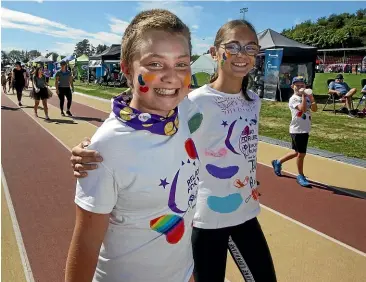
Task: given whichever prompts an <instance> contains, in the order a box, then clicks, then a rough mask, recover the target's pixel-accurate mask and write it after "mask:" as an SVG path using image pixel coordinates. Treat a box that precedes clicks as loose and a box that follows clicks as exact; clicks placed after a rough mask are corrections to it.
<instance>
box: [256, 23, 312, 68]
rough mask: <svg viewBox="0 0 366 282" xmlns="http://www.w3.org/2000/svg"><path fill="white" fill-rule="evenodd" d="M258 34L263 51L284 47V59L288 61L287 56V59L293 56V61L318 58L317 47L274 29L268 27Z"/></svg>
mask: <svg viewBox="0 0 366 282" xmlns="http://www.w3.org/2000/svg"><path fill="white" fill-rule="evenodd" d="M257 36H258V40H259V45H260V46H261V51H264V50H266V49H273V48H283V61H286V57H287V59H288V57H291V61H293V60H294V59H295V60H298V61H300V62H305V61H308V60H311V61H314V62H315V60H316V53H317V48H316V47H313V46H309V45H305V44H302V43H300V42H297V41H295V40H292V39H289V38H287V37H285V36H283V35H282V34H280V33H278V32H276V31H274V30H272V29H266V30H265V31H262V32H260V33H258V34H257ZM299 55H300V56H299ZM295 57H298V58H295Z"/></svg>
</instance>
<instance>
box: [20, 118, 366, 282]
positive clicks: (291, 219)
mask: <svg viewBox="0 0 366 282" xmlns="http://www.w3.org/2000/svg"><path fill="white" fill-rule="evenodd" d="M24 112H25V111H24ZM25 113H26V112H25ZM26 114H28V113H26ZM28 115H29V116H30V117H31V118H33V119H34V120H35V118H34V117H33V116H32V115H30V114H28ZM35 121H36V122H38V120H35ZM38 123H39V122H38ZM90 124H91V125H93V126H94V127H95V128H98V126H96V125H94V124H92V123H90ZM39 125H40V126H42V127H43V125H42V124H41V123H39ZM43 128H44V130H46V131H47V132H48V133H49V134H51V135H52V136H53V137H54V138H55V139H56V140H57V141H59V142H60V143H61V144H62V145H63V146H64V147H65V148H66V149H67V150H69V151H71V149H70V148H69V147H67V146H66V145H65V144H64V143H63V142H62V141H61V140H60V139H59V138H57V137H56V136H55V135H54V134H53V133H52V132H50V131H49V130H48V129H47V128H45V127H43ZM89 137H91V136H89ZM259 163H260V162H259ZM260 164H263V165H265V166H267V167H272V166H270V165H267V164H264V163H260ZM286 173H288V174H291V175H294V174H292V173H289V172H287V171H286ZM318 183H319V182H318ZM320 184H322V183H320ZM323 185H325V186H327V185H326V184H323ZM261 207H263V208H265V209H267V210H268V211H270V212H272V213H274V214H276V215H278V216H280V217H283V218H285V219H287V220H289V221H291V222H292V223H295V224H297V225H300V226H301V227H303V228H305V229H307V230H309V231H312V232H314V233H315V234H317V235H319V236H321V237H323V238H325V239H328V240H330V241H332V242H333V243H336V244H338V245H340V246H343V247H345V248H346V249H348V250H350V251H354V252H355V253H357V254H359V255H361V256H364V257H366V254H365V253H364V252H362V251H360V250H357V249H356V248H354V247H351V246H349V245H347V244H345V243H343V242H341V241H339V240H337V239H334V238H332V237H330V236H328V235H326V234H324V233H322V232H320V231H318V230H316V229H314V228H312V227H310V226H308V225H305V224H303V223H301V222H299V221H297V220H295V219H293V218H291V217H288V216H287V215H284V214H282V213H280V212H278V211H276V210H274V209H271V208H269V207H267V206H265V205H263V204H261ZM228 282H230V281H228Z"/></svg>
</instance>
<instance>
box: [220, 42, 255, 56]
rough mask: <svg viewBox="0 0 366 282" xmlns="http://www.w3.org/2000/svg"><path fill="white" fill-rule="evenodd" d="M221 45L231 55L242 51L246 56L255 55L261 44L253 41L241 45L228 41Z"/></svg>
mask: <svg viewBox="0 0 366 282" xmlns="http://www.w3.org/2000/svg"><path fill="white" fill-rule="evenodd" d="M222 46H223V47H224V49H225V51H226V52H227V53H229V54H231V55H237V54H238V53H240V52H242V51H244V52H245V54H247V55H248V56H256V55H258V53H259V51H260V49H261V46H259V45H258V44H256V43H254V42H251V43H249V44H247V45H243V46H241V45H240V44H239V42H229V43H226V44H222Z"/></svg>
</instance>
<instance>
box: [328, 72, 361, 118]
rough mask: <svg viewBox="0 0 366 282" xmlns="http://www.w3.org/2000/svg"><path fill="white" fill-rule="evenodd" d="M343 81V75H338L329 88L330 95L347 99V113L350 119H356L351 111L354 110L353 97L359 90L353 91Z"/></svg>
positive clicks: (354, 89)
mask: <svg viewBox="0 0 366 282" xmlns="http://www.w3.org/2000/svg"><path fill="white" fill-rule="evenodd" d="M343 80H344V78H343V75H342V74H337V76H336V78H335V81H332V82H331V83H330V84H329V86H328V88H329V91H328V93H329V94H333V95H337V96H338V97H340V98H344V99H346V107H347V113H348V115H349V116H350V117H354V116H353V115H352V113H351V110H352V108H353V105H352V96H353V95H355V94H356V92H357V89H356V88H352V89H351V88H350V87H349V86H348V84H347V83H346V82H344V81H343Z"/></svg>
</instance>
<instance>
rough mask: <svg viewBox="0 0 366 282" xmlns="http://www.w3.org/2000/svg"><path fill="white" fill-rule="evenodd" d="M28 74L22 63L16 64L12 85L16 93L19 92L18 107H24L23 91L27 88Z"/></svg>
mask: <svg viewBox="0 0 366 282" xmlns="http://www.w3.org/2000/svg"><path fill="white" fill-rule="evenodd" d="M25 80H26V74H25V70H24V69H23V68H22V66H21V63H20V62H16V63H15V68H14V69H13V75H12V84H13V85H14V88H15V91H16V92H17V98H18V105H19V106H23V105H22V96H23V89H24V86H25Z"/></svg>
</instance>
